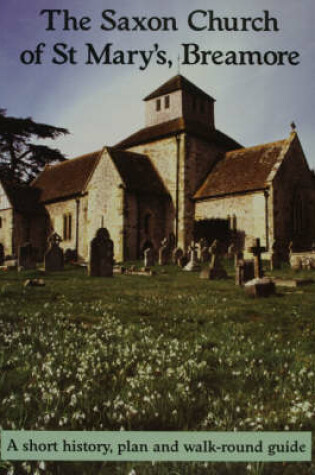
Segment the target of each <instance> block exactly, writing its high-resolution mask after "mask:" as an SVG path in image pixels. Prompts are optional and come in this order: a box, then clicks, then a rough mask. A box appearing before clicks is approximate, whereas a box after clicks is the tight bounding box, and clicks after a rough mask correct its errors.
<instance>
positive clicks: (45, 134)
mask: <svg viewBox="0 0 315 475" xmlns="http://www.w3.org/2000/svg"><path fill="white" fill-rule="evenodd" d="M68 133H69V132H68V131H67V130H66V129H63V128H61V127H54V126H52V125H47V124H41V123H38V122H34V121H33V120H32V119H31V118H26V119H19V118H15V117H8V116H7V115H6V111H5V110H3V109H0V171H1V173H2V175H5V176H7V177H8V178H10V179H16V180H18V181H31V180H32V179H33V178H34V177H35V176H37V175H38V173H39V171H41V170H42V169H43V168H44V166H45V165H46V164H49V163H52V162H58V161H62V160H64V156H63V155H62V154H61V152H60V151H59V150H57V149H52V148H50V147H47V146H46V145H36V144H35V143H33V140H34V139H56V138H57V137H59V136H60V135H65V134H68Z"/></svg>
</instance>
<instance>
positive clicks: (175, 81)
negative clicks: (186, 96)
mask: <svg viewBox="0 0 315 475" xmlns="http://www.w3.org/2000/svg"><path fill="white" fill-rule="evenodd" d="M179 89H181V90H184V91H188V92H190V93H191V94H195V95H196V94H198V95H200V94H202V95H203V96H206V97H207V98H208V99H210V100H211V101H214V99H213V97H211V96H209V94H207V93H206V92H204V91H203V90H202V89H199V87H197V86H195V85H194V84H193V83H192V82H190V81H189V80H188V79H186V78H185V77H184V76H181V75H180V74H178V75H177V76H174V77H172V78H171V79H169V80H168V81H166V82H165V83H164V84H162V86H160V87H158V88H157V89H155V91H153V92H151V94H149V95H148V96H146V97H145V98H144V101H149V100H150V99H154V98H155V97H159V96H163V95H164V94H169V93H171V92H174V91H178V90H179Z"/></svg>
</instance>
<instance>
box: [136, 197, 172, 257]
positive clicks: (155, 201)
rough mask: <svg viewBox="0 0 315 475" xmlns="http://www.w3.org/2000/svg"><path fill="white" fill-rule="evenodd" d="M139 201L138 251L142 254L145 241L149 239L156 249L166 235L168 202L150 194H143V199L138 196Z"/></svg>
mask: <svg viewBox="0 0 315 475" xmlns="http://www.w3.org/2000/svg"><path fill="white" fill-rule="evenodd" d="M139 203H140V206H139V222H140V253H141V255H142V254H143V250H144V249H143V247H144V244H145V243H146V242H148V241H150V242H151V243H152V244H153V247H154V249H155V250H156V251H158V249H159V248H160V246H161V242H162V240H163V238H164V237H165V236H168V234H167V232H166V229H165V214H166V211H167V208H168V206H169V203H168V202H167V200H165V198H163V197H159V196H152V195H151V196H143V199H141V197H140V200H139ZM148 217H149V220H148ZM146 221H147V222H146ZM148 221H149V222H148ZM146 228H147V229H146Z"/></svg>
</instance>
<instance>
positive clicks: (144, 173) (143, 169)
mask: <svg viewBox="0 0 315 475" xmlns="http://www.w3.org/2000/svg"><path fill="white" fill-rule="evenodd" d="M108 152H109V154H110V157H111V158H112V160H113V162H114V164H115V165H116V168H117V170H118V172H119V174H120V176H121V178H122V180H123V182H124V184H125V185H126V188H127V190H129V191H133V192H136V193H150V194H157V195H167V194H168V193H167V191H166V189H165V187H164V185H163V182H162V180H161V178H160V176H159V175H158V173H157V171H156V170H155V168H154V166H153V165H152V163H151V161H150V160H149V158H148V157H147V156H146V155H141V154H139V153H132V152H126V151H123V150H118V149H114V148H108Z"/></svg>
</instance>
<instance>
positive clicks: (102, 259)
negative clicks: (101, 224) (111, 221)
mask: <svg viewBox="0 0 315 475" xmlns="http://www.w3.org/2000/svg"><path fill="white" fill-rule="evenodd" d="M113 267H114V244H113V241H112V240H111V239H110V237H109V232H108V230H107V229H106V228H99V229H98V230H97V232H96V235H95V238H94V239H92V241H91V247H90V262H89V276H91V277H113Z"/></svg>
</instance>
